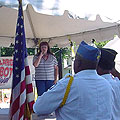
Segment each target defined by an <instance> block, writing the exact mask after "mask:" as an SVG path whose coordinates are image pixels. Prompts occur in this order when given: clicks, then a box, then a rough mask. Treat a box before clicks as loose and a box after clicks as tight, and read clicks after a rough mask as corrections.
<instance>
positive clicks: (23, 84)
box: [20, 80, 26, 94]
mask: <svg viewBox="0 0 120 120" xmlns="http://www.w3.org/2000/svg"><path fill="white" fill-rule="evenodd" d="M25 89H26V82H25V80H23V81H22V82H21V86H20V94H21V93H22V92H23V91H24V90H25Z"/></svg>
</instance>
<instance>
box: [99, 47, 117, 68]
mask: <svg viewBox="0 0 120 120" xmlns="http://www.w3.org/2000/svg"><path fill="white" fill-rule="evenodd" d="M100 50H101V58H100V61H99V64H98V66H99V67H101V68H102V69H105V70H111V69H112V68H114V66H115V62H114V60H115V57H116V55H117V52H116V51H115V50H113V49H109V48H100Z"/></svg>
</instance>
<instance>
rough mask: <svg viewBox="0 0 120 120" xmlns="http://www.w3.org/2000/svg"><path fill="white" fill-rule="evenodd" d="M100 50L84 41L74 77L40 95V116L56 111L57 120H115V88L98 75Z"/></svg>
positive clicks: (78, 51) (79, 52) (76, 60)
mask: <svg viewBox="0 0 120 120" xmlns="http://www.w3.org/2000/svg"><path fill="white" fill-rule="evenodd" d="M99 58H100V51H99V49H97V48H94V47H92V46H89V45H88V44H86V43H85V42H84V41H82V42H81V44H80V45H79V48H78V50H77V53H76V57H75V61H74V71H75V73H76V74H75V75H74V77H72V76H70V77H68V76H67V75H66V76H65V77H63V78H62V79H61V80H59V81H58V82H57V84H56V85H54V86H53V87H52V88H51V89H49V90H48V91H47V92H45V93H44V94H43V95H41V96H39V97H38V99H37V101H36V102H35V104H34V106H33V109H34V112H35V113H36V114H39V115H42V114H49V113H52V112H53V111H55V112H56V118H57V120H111V97H112V93H111V91H112V90H111V89H112V88H111V86H110V84H109V83H108V81H106V80H105V79H104V78H103V77H101V76H99V75H98V74H97V72H96V67H97V64H98V61H99Z"/></svg>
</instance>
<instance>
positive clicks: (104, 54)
mask: <svg viewBox="0 0 120 120" xmlns="http://www.w3.org/2000/svg"><path fill="white" fill-rule="evenodd" d="M116 55H117V52H116V51H115V50H113V49H108V48H101V58H100V61H99V64H98V68H97V72H98V74H99V75H101V76H102V77H104V78H105V79H106V80H107V81H108V82H109V83H110V84H111V86H112V88H113V90H114V91H113V107H112V119H111V120H120V81H119V80H118V79H117V78H116V77H117V76H115V77H113V76H114V75H116V74H115V73H116V72H115V71H114V72H113V70H115V61H114V60H115V57H116ZM111 73H112V74H111ZM112 75H113V76H112ZM118 77H119V76H118Z"/></svg>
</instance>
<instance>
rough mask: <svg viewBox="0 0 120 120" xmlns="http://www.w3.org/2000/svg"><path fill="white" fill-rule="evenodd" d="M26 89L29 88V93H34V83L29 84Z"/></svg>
mask: <svg viewBox="0 0 120 120" xmlns="http://www.w3.org/2000/svg"><path fill="white" fill-rule="evenodd" d="M26 89H27V94H28V93H32V92H33V88H32V83H30V84H28V85H27V88H26Z"/></svg>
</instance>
